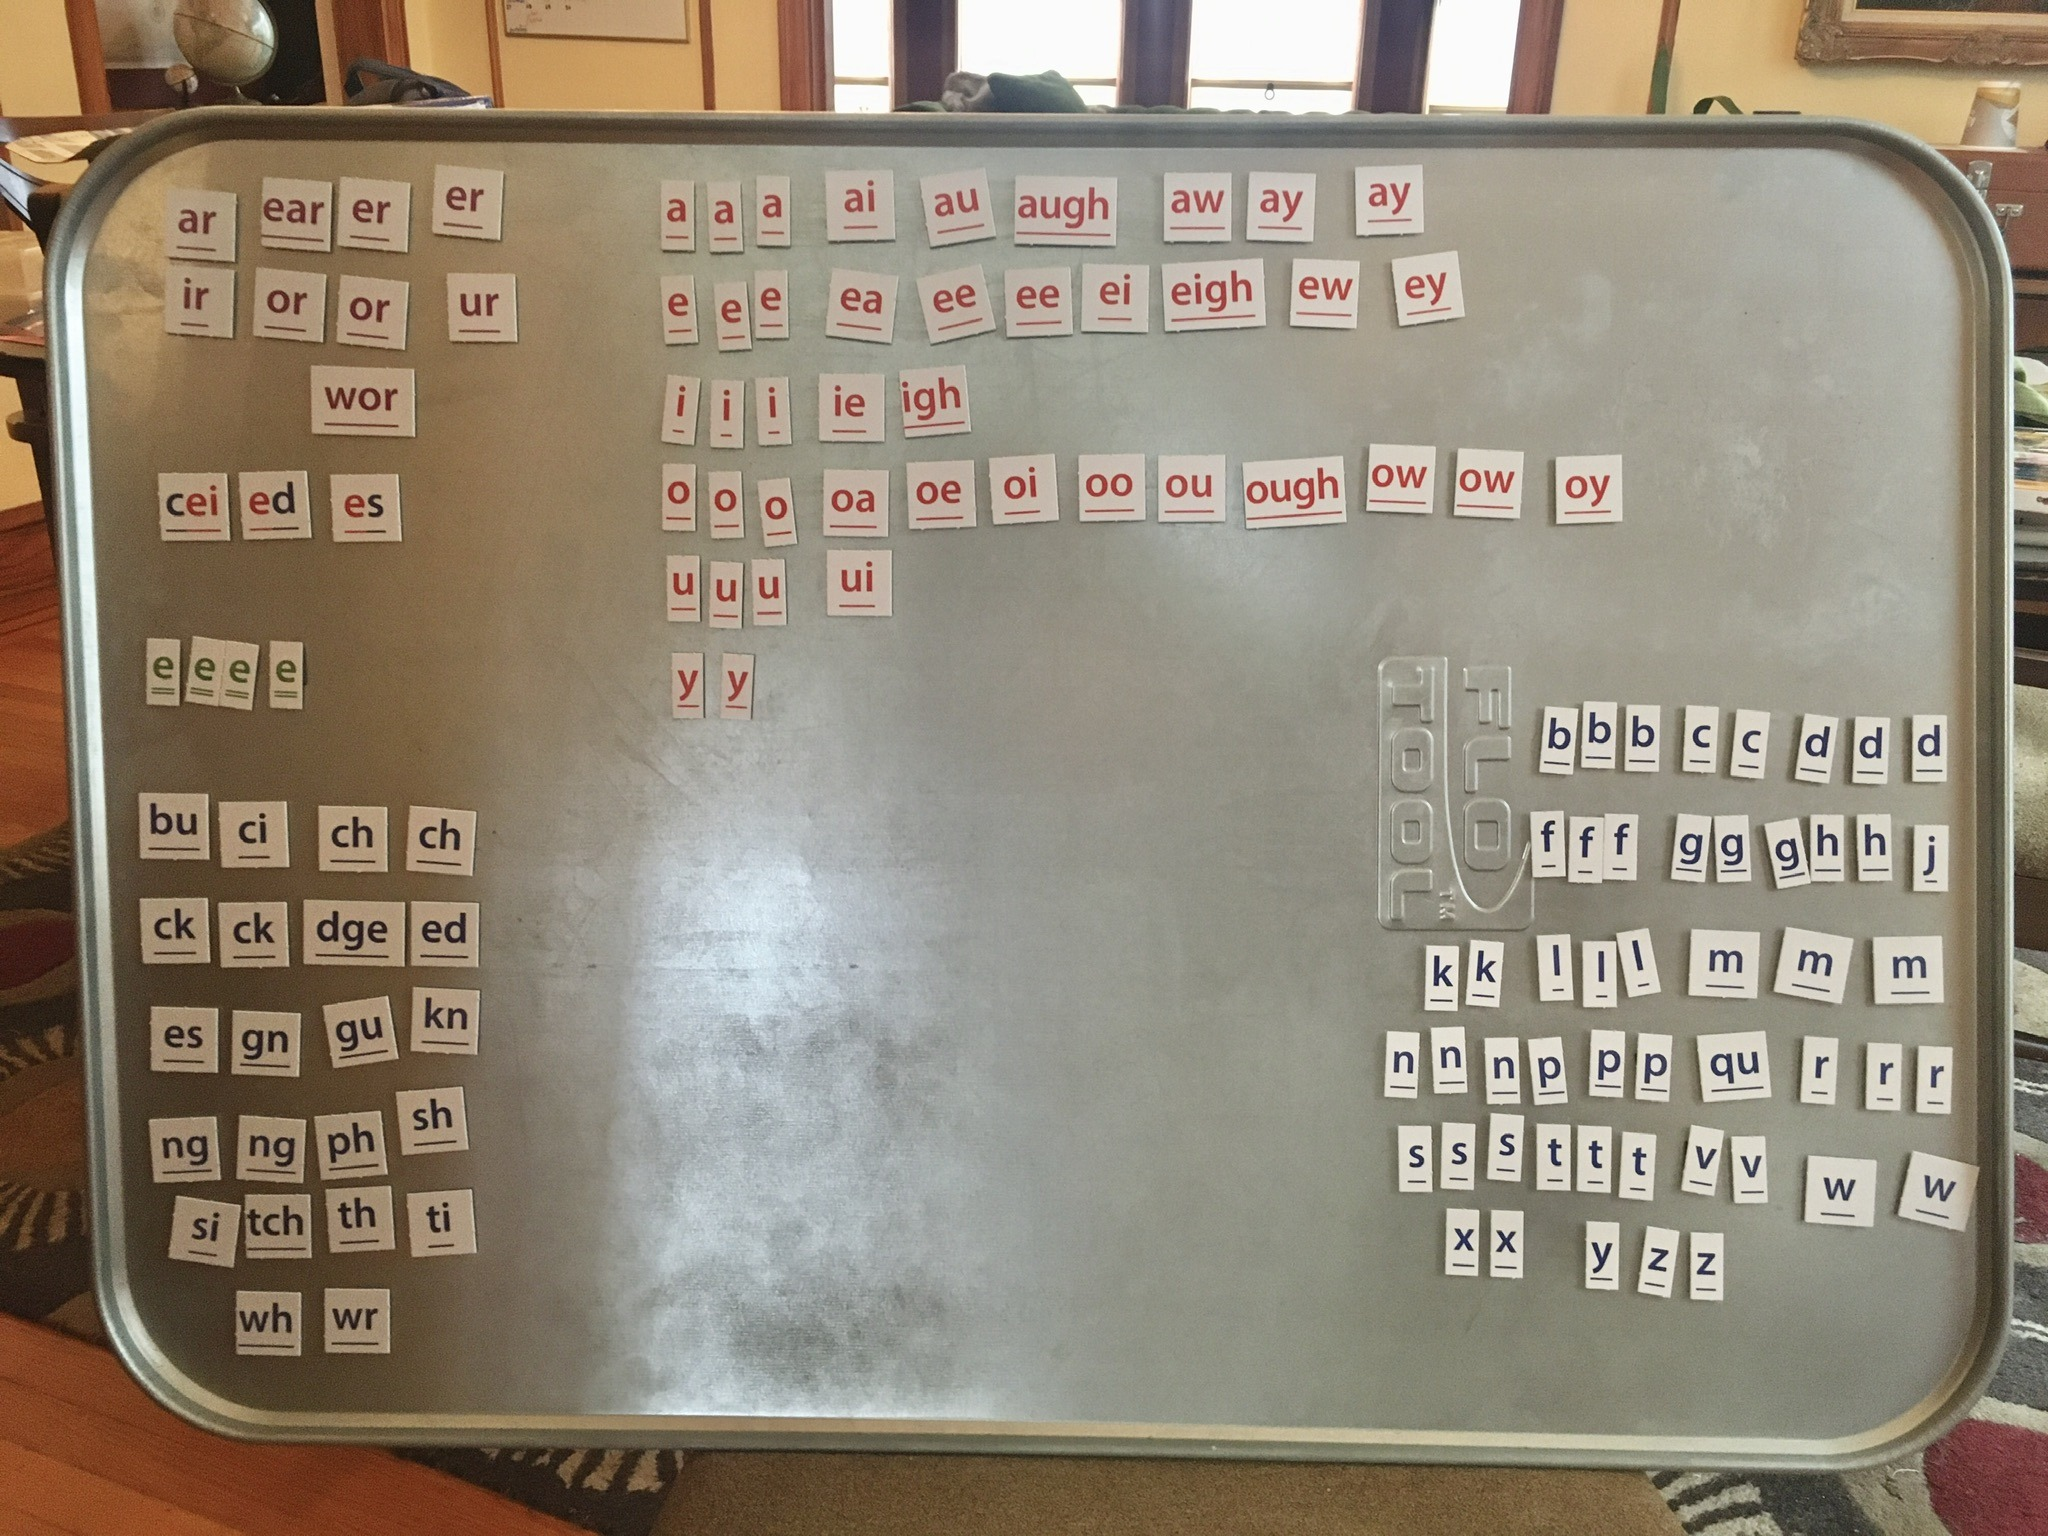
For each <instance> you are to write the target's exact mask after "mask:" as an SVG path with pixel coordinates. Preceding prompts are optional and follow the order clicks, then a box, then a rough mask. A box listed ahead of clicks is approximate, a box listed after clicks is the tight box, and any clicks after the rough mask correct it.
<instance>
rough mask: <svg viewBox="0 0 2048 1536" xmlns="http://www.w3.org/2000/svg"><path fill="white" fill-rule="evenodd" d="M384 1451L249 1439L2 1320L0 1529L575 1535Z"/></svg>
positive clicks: (94, 1535) (202, 1535)
mask: <svg viewBox="0 0 2048 1536" xmlns="http://www.w3.org/2000/svg"><path fill="white" fill-rule="evenodd" d="M570 1529H571V1527H569V1526H566V1525H564V1524H562V1523H561V1522H560V1521H557V1520H551V1519H549V1518H547V1517H546V1516H544V1515H537V1514H535V1513H533V1512H532V1511H531V1510H528V1509H524V1508H522V1507H520V1506H519V1505H517V1504H513V1503H510V1502H508V1501H507V1500H504V1499H501V1498H499V1497H497V1495H495V1494H491V1493H486V1492H485V1491H484V1490H483V1489H481V1488H473V1487H471V1486H470V1485H469V1484H467V1483H464V1482H459V1481H457V1480H456V1479H455V1478H452V1477H447V1476H444V1475H443V1474H441V1473H439V1472H436V1471H433V1470H432V1469H431V1468H428V1467H422V1466H418V1465H416V1464H415V1463H413V1462H409V1461H400V1460H399V1459H398V1458H397V1457H396V1456H392V1455H390V1454H388V1453H387V1452H384V1451H372V1450H348V1449H341V1448H337V1447H333V1446H275V1445H271V1446H263V1445H242V1444H239V1443H237V1442H235V1441H232V1440H222V1439H219V1438H217V1437H216V1436H213V1435H209V1434H207V1433H206V1432H205V1431H203V1430H198V1429H194V1428H193V1427H192V1426H191V1425H189V1424H187V1423H185V1422H184V1421H183V1420H182V1419H178V1418H175V1417H173V1416H172V1415H171V1414H169V1413H167V1412H165V1411H164V1410H163V1409H161V1408H159V1407H157V1405H156V1404H155V1403H153V1402H151V1401H150V1400H149V1398H147V1397H146V1396H144V1395H143V1392H142V1389H141V1388H140V1387H138V1386H136V1385H135V1383H134V1382H132V1381H130V1380H129V1379H128V1376H127V1373H126V1372H124V1371H123V1370H122V1369H121V1366H120V1364H119V1363H118V1362H117V1361H116V1360H115V1359H114V1357H113V1356H112V1355H110V1354H108V1353H107V1352H106V1351H105V1350H102V1349H95V1348H94V1347H93V1346H92V1345H90V1344H82V1343H80V1342H79V1341H78V1340H76V1339H69V1338H66V1337H65V1336H64V1335H63V1334H60V1333H56V1332H54V1331H52V1330H51V1329H48V1328H39V1327H37V1326H35V1325H34V1324H32V1323H24V1322H19V1321H16V1320H15V1319H13V1318H10V1317H0V1531H4V1532H7V1533H9V1536H13V1533H16V1532H20V1533H23V1536H29V1533H36V1536H41V1533H44V1532H58V1531H61V1532H65V1533H67V1536H130V1533H132V1536H230V1533H237V1532H247V1533H249V1536H316V1533H317V1536H358V1533H360V1536H414V1533H418V1536H487V1533H488V1536H568V1532H569V1531H570Z"/></svg>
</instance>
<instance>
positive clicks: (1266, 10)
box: [780, 0, 1564, 112]
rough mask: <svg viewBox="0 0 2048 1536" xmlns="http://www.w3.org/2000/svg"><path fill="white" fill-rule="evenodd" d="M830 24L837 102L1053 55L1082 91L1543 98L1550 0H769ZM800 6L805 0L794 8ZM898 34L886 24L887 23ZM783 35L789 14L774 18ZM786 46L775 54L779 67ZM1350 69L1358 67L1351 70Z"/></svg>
mask: <svg viewBox="0 0 2048 1536" xmlns="http://www.w3.org/2000/svg"><path fill="white" fill-rule="evenodd" d="M780 4H781V5H782V7H783V9H784V11H785V12H802V13H803V14H807V15H809V16H810V17H811V18H813V20H812V21H811V23H810V26H811V27H812V28H814V29H816V30H815V31H813V32H811V33H809V34H808V35H811V36H813V37H815V38H816V39H818V41H816V42H815V43H813V44H812V45H810V48H809V51H808V52H807V53H805V54H801V55H799V57H800V59H809V60H811V61H812V62H811V63H810V64H809V65H804V64H802V63H799V64H798V65H797V66H796V68H797V70H798V72H799V73H801V72H802V70H803V69H804V68H806V67H808V68H812V69H814V70H815V71H816V73H814V74H812V75H810V76H809V77H808V78H809V79H810V80H812V81H815V82H817V83H816V84H812V85H808V86H805V85H801V84H800V85H799V86H798V87H796V88H795V89H796V95H795V97H794V98H791V97H785V100H786V101H792V104H796V105H806V106H808V105H812V104H816V103H817V102H818V100H819V97H818V94H817V93H818V92H819V90H820V89H821V88H822V87H823V84H824V66H823V64H822V63H818V62H816V61H817V60H818V59H819V58H820V57H821V56H822V53H823V51H824V49H825V44H824V42H823V41H822V39H823V36H824V33H823V27H824V23H825V21H826V20H827V18H829V21H830V26H831V52H832V57H833V74H832V79H831V82H830V87H831V88H830V93H829V94H830V101H831V104H832V106H833V108H834V109H835V110H837V111H841V112H871V111H886V110H888V108H889V107H890V106H891V105H894V104H897V103H900V102H903V101H915V100H930V99H932V98H934V97H936V96H937V95H938V94H939V92H940V90H941V88H942V87H943V86H944V83H945V79H946V76H947V75H948V74H949V73H951V72H952V71H953V70H954V69H956V68H964V69H967V70H970V71H973V72H975V73H977V74H990V73H993V72H995V71H998V70H1000V71H1004V72H1007V73H1011V74H1036V73H1038V72H1039V71H1041V70H1047V69H1056V70H1058V71H1059V72H1060V73H1061V74H1063V75H1065V76H1066V77H1067V79H1068V80H1070V81H1071V82H1073V85H1074V87H1075V89H1076V90H1077V91H1079V92H1080V94H1081V97H1082V99H1083V100H1084V101H1087V102H1088V103H1090V104H1091V105H1098V106H1106V105H1110V104H1113V103H1116V102H1119V101H1122V102H1128V103H1133V104H1144V105H1161V106H1167V105H1186V106H1194V107H1216V108H1223V109H1226V110H1250V111H1263V112H1348V111H1350V110H1351V109H1352V107H1353V106H1354V105H1359V106H1363V107H1366V108H1367V109H1369V110H1373V111H1382V112H1422V111H1428V112H1509V111H1514V112H1546V111H1548V110H1549V105H1550V81H1551V76H1552V75H1553V74H1554V73H1555V69H1556V59H1557V40H1558V32H1559V28H1560V26H1561V24H1562V19H1563V14H1564V4H1563V0H1031V3H1029V4H1027V3H1024V0H780ZM805 7H809V9H808V10H807V11H806V10H805ZM899 28H900V29H901V32H902V35H901V36H897V35H896V30H897V29H899ZM784 30H785V37H786V35H787V33H788V31H789V26H788V25H787V23H786V24H785V28H784ZM788 67H790V66H789V63H788V60H787V59H786V60H785V68H788ZM1361 69H1363V70H1364V78H1363V79H1361V78H1360V71H1361Z"/></svg>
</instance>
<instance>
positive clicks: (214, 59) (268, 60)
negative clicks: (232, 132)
mask: <svg viewBox="0 0 2048 1536" xmlns="http://www.w3.org/2000/svg"><path fill="white" fill-rule="evenodd" d="M171 37H172V40H173V41H175V42H176V43H177V45H178V51H179V52H180V53H182V54H184V55H185V61H186V62H187V63H188V64H190V65H191V66H192V67H193V69H195V70H197V71H198V72H199V74H200V75H202V76H203V77H204V78H206V79H208V80H211V81H214V82H215V83H216V84H219V85H231V86H235V87H238V88H239V87H241V86H244V85H251V84H254V83H255V82H256V81H258V80H261V79H262V78H263V77H264V75H266V74H268V73H269V72H270V66H271V64H272V63H273V62H274V61H275V60H276V58H277V23H276V22H275V21H273V20H271V17H270V12H269V11H267V10H265V9H264V7H263V0H177V3H176V5H175V6H174V7H173V8H172V10H171Z"/></svg>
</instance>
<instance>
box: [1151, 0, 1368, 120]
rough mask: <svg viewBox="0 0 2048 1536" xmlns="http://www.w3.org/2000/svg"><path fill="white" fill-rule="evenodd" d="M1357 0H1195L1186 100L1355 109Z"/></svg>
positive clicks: (1272, 108) (1257, 108)
mask: <svg viewBox="0 0 2048 1536" xmlns="http://www.w3.org/2000/svg"><path fill="white" fill-rule="evenodd" d="M1362 9H1363V8H1362V7H1361V6H1360V5H1359V3H1358V0H1194V26H1193V29H1192V32H1191V33H1190V36H1189V39H1188V105H1189V106H1191V107H1224V108H1237V109H1246V108H1248V109H1250V110H1251V111H1254V112H1349V111H1350V110H1351V101H1352V94H1351V93H1352V89H1353V86H1354V83H1355V81H1356V78H1357V74H1358V23H1359V17H1360V14H1361V11H1362Z"/></svg>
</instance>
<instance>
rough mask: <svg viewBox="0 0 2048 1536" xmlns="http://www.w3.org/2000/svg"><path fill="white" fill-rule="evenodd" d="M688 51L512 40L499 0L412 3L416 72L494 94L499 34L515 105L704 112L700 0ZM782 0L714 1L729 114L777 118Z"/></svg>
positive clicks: (410, 33)
mask: <svg viewBox="0 0 2048 1536" xmlns="http://www.w3.org/2000/svg"><path fill="white" fill-rule="evenodd" d="M686 3H688V4H689V6H690V34H691V35H690V41H689V42H687V43H644V42H621V41H615V40H612V39H608V38H571V37H506V36H505V35H504V25H505V9H504V6H503V5H502V4H501V3H499V0H406V41H407V43H408V44H409V45H410V47H411V50H412V64H413V68H415V69H418V70H423V71H425V72H426V73H427V74H430V75H441V76H444V77H445V78H447V79H450V80H453V81H455V82H456V83H457V84H459V85H463V86H467V87H468V88H469V89H470V90H473V91H488V90H489V89H490V88H491V63H490V40H489V34H488V33H487V32H486V31H485V28H486V27H487V26H488V27H495V28H497V29H498V35H499V39H500V42H499V47H500V49H501V51H502V52H501V57H502V60H503V66H504V72H505V100H504V102H503V103H502V104H503V105H504V106H508V107H544V108H557V109H583V110H604V109H610V110H618V111H646V112H695V111H699V110H701V109H702V107H703V105H704V66H703V61H702V55H701V53H700V52H699V37H698V26H697V6H696V0H686ZM778 47H779V44H778V40H777V32H776V20H775V0H713V11H712V18H711V52H712V58H713V59H714V61H715V63H716V67H717V70H718V105H719V108H720V109H721V110H723V111H729V112H730V111H772V110H774V108H775V107H776V106H778V105H779V104H780V98H781V94H782V84H781V65H780V62H779V54H778Z"/></svg>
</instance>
